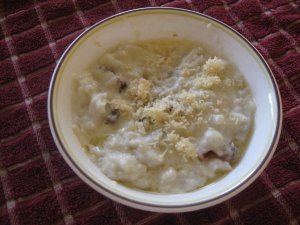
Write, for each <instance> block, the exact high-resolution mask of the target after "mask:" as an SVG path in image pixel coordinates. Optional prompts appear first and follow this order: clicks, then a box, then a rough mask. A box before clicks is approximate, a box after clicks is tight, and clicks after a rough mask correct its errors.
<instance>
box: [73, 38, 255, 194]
mask: <svg viewBox="0 0 300 225" xmlns="http://www.w3.org/2000/svg"><path fill="white" fill-rule="evenodd" d="M74 83H75V85H74V99H73V111H74V114H73V126H74V127H73V129H74V131H75V133H76V135H77V136H78V138H79V140H80V142H81V144H82V146H83V147H84V148H85V149H86V151H87V154H89V156H90V158H91V159H92V160H93V161H94V162H95V164H97V166H99V168H100V170H101V171H102V172H103V173H104V174H105V175H106V176H108V177H109V178H111V179H113V180H116V181H119V182H121V183H123V184H125V185H127V186H130V187H133V188H139V189H144V190H149V191H156V192H162V193H182V192H188V191H192V190H195V189H197V188H199V187H201V186H204V185H206V184H207V183H209V182H211V181H213V180H214V179H216V178H218V177H219V176H221V175H223V174H225V173H226V172H228V171H230V170H231V169H232V166H233V164H234V162H235V161H236V159H237V158H238V156H239V155H240V154H241V152H242V151H243V148H244V147H245V145H246V143H247V139H248V137H249V135H250V133H251V127H252V123H253V116H254V112H255V104H254V102H253V100H252V96H251V92H250V90H249V88H248V85H247V83H246V82H245V80H244V78H243V76H242V75H241V74H239V72H238V71H236V69H235V68H234V67H233V66H232V65H230V64H229V63H228V62H226V61H225V60H224V59H221V58H218V57H216V56H212V55H210V54H209V52H207V51H205V50H204V49H202V48H201V46H199V45H197V44H195V43H190V42H186V41H185V42H183V41H174V40H157V41H148V42H141V43H135V44H124V45H121V46H119V47H117V48H116V49H114V50H112V51H110V52H107V53H106V54H104V55H103V56H102V57H101V58H100V60H99V63H98V64H97V66H96V67H95V68H92V69H91V70H90V71H88V72H86V73H85V74H81V75H80V76H78V78H77V79H76V81H75V82H74Z"/></svg>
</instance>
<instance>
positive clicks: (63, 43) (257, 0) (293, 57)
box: [0, 0, 300, 225]
mask: <svg viewBox="0 0 300 225" xmlns="http://www.w3.org/2000/svg"><path fill="white" fill-rule="evenodd" d="M148 6H171V7H179V8H185V9H189V10H194V11H198V12H201V13H204V14H206V15H209V16H212V17H214V18H216V19H219V20H221V21H222V22H224V23H226V24H228V25H229V26H231V27H233V28H234V29H236V30H237V31H238V32H240V33H242V34H243V35H244V36H245V37H246V38H248V40H250V41H251V42H252V43H253V44H254V45H255V47H256V48H257V49H258V50H259V51H260V52H261V54H262V55H263V56H264V57H265V59H266V60H267V62H268V63H269V65H270V68H271V69H272V71H273V73H274V76H275V78H276V80H277V83H278V86H279V89H280V92H281V96H282V104H283V111H284V120H283V130H282V134H281V137H280V140H279V144H278V147H277V149H276V152H275V155H274V157H273V158H272V160H271V162H270V163H269V165H268V166H267V168H266V169H265V170H264V172H263V173H262V175H261V176H260V177H258V178H257V180H256V181H255V182H254V183H253V184H252V185H250V186H249V187H248V188H246V189H245V190H244V191H242V192H241V193H240V194H238V195H237V196H235V197H233V198H232V199H230V200H228V201H226V202H224V203H222V204H219V205H217V206H214V207H211V208H208V209H204V210H198V211H195V212H188V213H181V214H162V213H151V212H145V211H141V210H138V209H133V208H130V207H126V206H123V205H120V204H118V203H115V202H113V201H111V200H109V199H107V198H106V197H104V196H102V195H101V194H99V193H97V192H95V191H93V190H92V189H91V188H90V187H88V186H87V185H86V184H85V183H83V182H82V181H81V180H80V179H79V178H78V177H77V176H76V175H75V174H74V172H73V171H72V170H71V169H70V167H69V166H68V165H67V164H66V163H65V161H64V160H63V158H62V156H61V155H60V153H59V152H58V150H57V147H56V145H55V143H54V141H53V139H52V136H51V132H50V129H49V124H48V120H47V92H48V87H49V82H50V79H51V76H52V72H53V69H54V67H55V63H56V60H58V59H59V57H60V56H61V54H62V53H63V51H64V50H65V49H66V48H67V46H68V45H69V44H70V43H71V42H72V41H73V40H74V39H75V38H76V37H77V36H78V35H79V34H80V33H81V32H82V31H83V30H84V29H85V28H86V27H87V26H90V25H93V24H94V23H96V22H98V21H99V20H101V19H104V18H107V17H108V16H111V15H114V14H116V13H118V12H123V11H125V10H130V9H134V8H138V7H148ZM299 223H300V1H298V0H294V1H293V0H186V1H184V0H175V1H171V0H112V1H110V0H53V1H46V0H36V1H34V0H14V1H12V0H3V1H0V224H1V225H2V224H3V225H8V224H14V225H15V224H25V225H26V224H28V225H48V224H49V225H50V224H57V225H63V224H68V225H75V224H76V225H77V224H78V225H100V224H101V225H102V224H104V225H108V224H113V225H118V224H146V225H154V224H155V225H159V224H161V225H165V224H172V225H173V224H197V225H198V224H223V225H225V224H228V225H229V224H249V225H253V224H266V225H274V224H278V225H282V224H299Z"/></svg>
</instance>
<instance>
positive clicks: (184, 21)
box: [49, 9, 280, 211]
mask: <svg viewBox="0 0 300 225" xmlns="http://www.w3.org/2000/svg"><path fill="white" fill-rule="evenodd" d="M158 38H179V39H186V40H191V41H196V42H199V43H200V44H202V45H203V46H205V47H206V48H209V49H210V50H211V51H212V52H213V53H214V54H216V55H217V56H221V57H224V58H226V59H227V60H228V61H230V62H232V63H234V64H235V65H236V66H237V68H238V69H239V70H240V71H241V72H242V73H243V74H244V76H245V78H246V80H247V82H248V84H249V85H250V87H251V89H252V94H253V97H254V100H255V103H256V106H257V110H256V114H255V127H254V132H253V136H252V137H251V140H250V143H249V146H248V149H247V150H246V152H245V154H244V156H243V157H242V159H241V161H240V163H238V165H237V166H236V167H235V168H234V169H233V171H231V172H230V173H229V174H228V175H226V176H225V177H224V178H222V179H220V180H218V181H216V182H214V183H212V184H210V185H208V186H205V187H203V188H201V189H199V190H196V191H193V192H191V193H185V194H176V197H175V196H174V195H162V194H157V193H147V192H143V191H138V190H133V189H130V188H127V187H124V186H122V185H120V184H118V183H116V182H114V181H111V180H110V179H108V178H107V177H106V176H104V175H103V174H102V173H101V172H100V170H99V168H97V167H96V166H95V165H94V164H93V163H92V162H91V161H90V160H89V158H88V157H87V155H86V154H85V153H84V150H83V149H82V148H81V146H80V144H79V142H78V140H77V138H76V136H75V135H74V133H73V131H72V125H71V124H72V119H71V115H72V112H71V102H70V100H71V97H70V96H71V83H72V79H73V78H74V76H76V75H78V74H80V73H82V72H84V71H85V70H88V68H89V65H92V64H93V63H95V62H96V61H97V59H98V58H99V56H101V54H103V53H104V52H105V51H107V50H108V49H110V48H111V47H114V46H116V45H118V44H120V43H124V42H134V41H139V40H147V39H158ZM273 82H274V81H273V79H272V78H271V76H270V75H269V72H268V69H267V67H266V66H265V65H264V63H263V62H262V61H261V60H260V57H259V56H258V55H257V54H256V53H255V51H254V50H253V49H252V48H251V47H250V46H249V45H248V44H247V43H246V42H245V41H244V40H243V39H242V38H241V37H240V36H238V35H237V34H235V33H234V32H232V31H231V30H229V29H228V28H227V27H225V26H223V25H221V24H220V23H218V22H216V21H213V20H211V19H209V18H206V17H203V16H199V15H196V14H192V13H190V12H187V11H181V10H174V9H150V10H139V11H134V12H131V13H126V14H122V15H119V16H117V17H113V18H112V19H110V20H107V21H105V22H103V23H100V24H98V25H97V26H94V27H93V28H92V29H90V30H89V31H88V32H87V33H85V35H82V36H81V37H80V38H79V39H77V40H76V41H75V42H74V43H73V45H72V46H71V47H70V48H69V49H68V50H67V51H66V53H65V54H64V55H63V57H62V59H61V61H60V62H59V64H58V67H57V69H56V71H55V78H54V79H53V81H52V87H51V93H50V98H49V116H50V117H51V118H50V120H51V123H52V124H51V128H52V131H53V133H54V137H55V141H56V143H57V144H58V146H59V148H60V151H61V152H62V154H63V156H64V158H65V159H66V161H67V162H68V163H69V165H70V166H71V167H72V168H73V169H74V170H75V172H76V173H77V174H78V175H79V176H80V177H81V178H82V179H84V180H85V181H86V182H87V183H89V184H90V185H91V186H92V187H93V188H95V189H96V190H98V191H100V192H101V193H103V194H105V195H107V196H108V197H111V198H113V199H114V200H117V201H119V202H122V203H125V204H127V205H130V206H134V207H137V205H138V204H139V203H141V204H142V205H143V204H145V206H140V208H144V209H150V210H154V211H155V209H158V208H159V207H161V208H164V210H163V211H177V210H176V208H178V207H179V208H181V211H185V210H192V209H197V208H203V207H207V206H210V205H213V204H216V203H218V202H220V201H222V200H224V199H225V198H228V197H230V196H231V195H233V192H232V193H230V194H228V193H229V192H230V191H232V190H235V189H236V187H238V186H240V184H242V183H245V181H246V180H248V179H249V178H250V177H251V176H252V175H253V174H254V173H257V172H258V169H259V167H261V165H262V164H264V163H266V161H267V158H269V155H270V152H271V150H270V148H272V145H273V144H274V141H275V140H274V139H275V136H276V135H277V133H278V125H279V119H278V118H279V115H280V108H279V102H278V98H279V97H278V94H277V93H276V89H274V84H273ZM260 169H262V168H260ZM252 178H254V177H252ZM100 186H101V187H102V188H100ZM244 187H245V185H242V186H241V187H239V189H240V190H241V189H242V188H244ZM235 191H237V190H235ZM225 194H227V195H226V197H224V196H225ZM216 197H217V198H216ZM215 198H216V199H215ZM212 199H214V200H213V201H211V200H212ZM199 203H201V204H199ZM150 205H154V208H155V209H153V207H152V206H150ZM165 207H167V208H165ZM172 207H173V208H172ZM160 211H161V210H160Z"/></svg>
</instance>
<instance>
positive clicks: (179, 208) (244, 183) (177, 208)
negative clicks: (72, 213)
mask: <svg viewBox="0 0 300 225" xmlns="http://www.w3.org/2000/svg"><path fill="white" fill-rule="evenodd" d="M149 10H159V11H166V10H167V11H181V12H185V13H188V14H193V15H196V16H199V17H204V18H205V19H208V20H212V21H213V22H215V23H218V24H219V25H221V26H223V27H224V28H225V29H227V30H229V32H232V33H233V34H234V35H236V36H238V37H239V38H240V39H241V41H243V42H244V43H245V44H246V45H247V46H248V47H250V48H251V49H252V50H253V52H254V54H256V56H258V58H259V60H260V62H261V63H262V64H263V66H264V68H265V69H266V71H267V75H268V76H269V78H270V80H271V83H272V85H271V87H272V88H273V89H274V93H275V97H276V106H277V118H274V119H275V120H274V122H276V127H275V129H274V134H273V135H272V136H273V137H272V136H271V137H272V141H271V143H270V147H269V149H268V150H267V154H266V155H265V157H264V158H263V160H262V161H261V163H260V164H258V165H257V166H256V168H255V169H254V170H252V171H251V173H250V174H248V175H247V176H245V177H244V179H242V180H241V181H240V182H239V183H238V184H237V185H235V186H233V187H232V188H231V189H229V190H226V191H224V192H223V193H222V194H220V195H217V196H214V197H212V198H209V199H207V200H204V201H200V202H199V201H197V202H193V203H188V204H178V205H168V204H153V203H148V202H145V201H138V200H135V199H132V198H128V197H126V196H122V195H119V194H118V193H115V192H114V191H111V190H109V189H107V188H106V187H103V186H102V185H101V184H99V183H97V182H96V181H95V180H93V179H92V178H91V177H90V176H89V175H88V174H86V173H85V172H84V171H83V170H82V169H81V168H80V167H79V166H78V165H77V163H76V162H75V161H74V160H73V158H72V157H71V156H70V154H69V152H68V150H67V149H66V147H65V146H64V144H63V142H62V141H61V139H60V136H59V133H58V131H57V127H56V124H55V122H54V121H55V116H54V113H53V108H54V107H53V105H54V91H53V90H54V87H55V84H56V80H57V78H58V74H59V71H60V68H61V66H62V64H63V63H64V60H65V58H66V57H67V55H68V53H69V52H70V50H71V49H72V48H73V47H74V46H76V43H77V42H78V41H79V40H80V39H81V38H83V37H84V36H85V35H86V34H87V33H89V32H91V31H92V30H94V29H95V28H96V27H98V26H99V25H101V24H103V23H105V22H107V21H109V20H111V19H113V18H116V17H120V16H124V15H126V14H130V13H135V12H139V11H149ZM47 109H48V110H47V111H48V120H49V126H50V130H51V133H52V137H53V139H54V141H55V144H56V146H57V147H58V150H59V151H60V153H61V154H62V156H63V158H64V160H65V161H66V162H67V164H68V165H69V166H70V167H71V168H72V170H73V171H74V172H75V174H76V175H78V176H79V177H80V178H81V179H82V180H84V181H85V183H87V184H88V185H89V186H90V187H92V188H93V189H95V190H96V191H97V192H100V193H101V194H103V195H105V196H106V197H109V198H111V199H113V200H115V201H117V202H119V203H123V204H124V202H126V203H127V204H128V205H130V206H132V207H136V208H138V207H139V206H143V207H145V208H147V209H148V210H150V211H157V212H161V211H158V209H165V210H167V209H172V212H183V211H190V210H189V209H191V208H193V209H191V210H195V209H200V208H206V207H209V206H212V205H216V204H218V203H220V202H223V201H225V200H227V199H229V198H231V197H233V196H234V195H236V194H238V193H240V192H241V191H242V190H244V189H245V188H246V187H248V185H250V184H251V183H252V182H253V181H254V180H255V179H256V178H257V177H258V176H259V175H260V174H261V172H262V171H263V170H264V169H265V167H266V166H267V164H268V162H269V161H270V159H271V157H272V156H273V154H274V152H275V149H276V147H277V144H278V141H279V137H280V134H281V128H282V117H283V116H282V102H281V96H280V92H279V88H278V85H277V83H276V79H275V77H274V75H273V73H272V71H271V69H270V67H269V65H268V64H267V62H266V61H265V59H264V58H263V56H262V55H261V54H260V53H259V51H258V50H257V49H256V48H255V47H254V46H253V45H252V44H251V43H250V42H249V41H248V40H247V39H246V38H245V37H244V36H243V35H242V34H240V33H238V32H237V31H236V30H234V29H233V28H231V27H230V26H228V25H227V24H225V23H223V22H221V21H219V20H217V19H215V18H213V17H210V16H208V15H205V14H202V13H199V12H195V11H192V10H187V9H181V8H174V7H146V8H138V9H133V10H128V11H124V12H121V13H117V14H115V15H112V16H110V17H107V18H105V19H103V20H100V21H99V22H97V23H95V24H94V25H92V26H90V27H89V28H87V29H86V30H85V31H83V32H82V33H81V34H80V35H79V36H78V37H76V38H75V39H74V40H73V41H72V42H71V44H69V46H68V47H67V49H66V50H65V51H64V52H63V54H62V55H61V57H60V59H59V60H58V62H57V64H56V66H55V69H54V71H53V74H52V78H51V82H50V86H49V92H48V103H47ZM194 208H195V209H194Z"/></svg>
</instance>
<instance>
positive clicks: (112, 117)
mask: <svg viewBox="0 0 300 225" xmlns="http://www.w3.org/2000/svg"><path fill="white" fill-rule="evenodd" d="M119 117H120V111H119V110H118V109H113V110H112V111H111V112H110V114H108V116H107V117H106V120H105V124H113V123H116V122H117V120H118V119H119Z"/></svg>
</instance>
